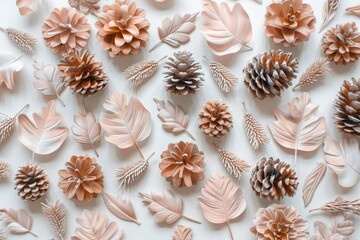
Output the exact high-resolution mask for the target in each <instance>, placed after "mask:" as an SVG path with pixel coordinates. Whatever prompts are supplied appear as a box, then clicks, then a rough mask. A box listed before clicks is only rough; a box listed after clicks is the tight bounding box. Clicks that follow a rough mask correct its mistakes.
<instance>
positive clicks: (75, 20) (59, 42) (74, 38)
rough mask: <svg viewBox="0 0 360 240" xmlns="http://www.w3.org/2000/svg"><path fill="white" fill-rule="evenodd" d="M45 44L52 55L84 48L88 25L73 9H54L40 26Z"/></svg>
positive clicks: (88, 29) (87, 37)
mask: <svg viewBox="0 0 360 240" xmlns="http://www.w3.org/2000/svg"><path fill="white" fill-rule="evenodd" d="M41 31H42V36H43V38H44V40H45V44H46V46H48V47H51V51H52V52H53V53H59V54H62V53H70V52H71V51H73V50H74V49H81V48H83V47H85V46H86V44H87V41H88V39H89V38H90V24H88V23H87V18H86V16H85V15H84V14H82V13H79V12H77V11H76V9H75V8H72V7H68V8H60V9H59V8H55V9H54V11H53V12H52V13H51V14H50V16H49V18H47V19H45V21H44V25H43V26H42V29H41Z"/></svg>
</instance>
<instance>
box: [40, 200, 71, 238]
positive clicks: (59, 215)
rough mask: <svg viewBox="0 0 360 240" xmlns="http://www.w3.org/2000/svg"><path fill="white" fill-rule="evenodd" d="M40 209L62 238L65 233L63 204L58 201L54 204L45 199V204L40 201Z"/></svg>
mask: <svg viewBox="0 0 360 240" xmlns="http://www.w3.org/2000/svg"><path fill="white" fill-rule="evenodd" d="M41 209H42V212H43V214H44V215H45V218H46V220H47V221H48V222H49V223H50V225H51V227H52V229H53V231H54V232H55V234H56V235H57V236H58V237H59V238H60V239H64V238H65V234H66V210H65V206H64V204H63V203H61V202H59V201H56V202H55V203H54V204H52V203H50V202H48V201H46V204H45V203H41Z"/></svg>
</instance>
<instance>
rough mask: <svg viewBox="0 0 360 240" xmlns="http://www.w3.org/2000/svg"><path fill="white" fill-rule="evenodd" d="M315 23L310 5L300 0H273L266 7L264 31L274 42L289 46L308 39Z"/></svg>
mask: <svg viewBox="0 0 360 240" xmlns="http://www.w3.org/2000/svg"><path fill="white" fill-rule="evenodd" d="M315 24H316V18H315V16H314V13H313V10H312V8H311V5H310V4H306V3H303V1H302V0H282V1H274V2H273V3H271V4H270V5H269V6H268V7H267V11H266V15H265V27H266V30H265V33H266V36H268V37H271V38H272V39H273V40H274V42H275V43H276V44H282V45H283V46H285V47H290V46H296V45H299V44H300V43H302V42H303V41H308V40H309V37H310V34H311V33H312V32H313V31H314V30H315Z"/></svg>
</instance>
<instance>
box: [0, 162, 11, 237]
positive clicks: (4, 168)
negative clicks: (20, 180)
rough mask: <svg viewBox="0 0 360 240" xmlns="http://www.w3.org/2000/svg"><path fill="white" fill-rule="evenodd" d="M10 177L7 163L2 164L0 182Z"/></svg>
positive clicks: (0, 165)
mask: <svg viewBox="0 0 360 240" xmlns="http://www.w3.org/2000/svg"><path fill="white" fill-rule="evenodd" d="M8 175H9V165H8V164H7V163H6V162H0V180H1V179H4V178H7V176H8ZM0 239H1V238H0Z"/></svg>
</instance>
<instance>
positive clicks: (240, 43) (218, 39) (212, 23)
mask: <svg viewBox="0 0 360 240" xmlns="http://www.w3.org/2000/svg"><path fill="white" fill-rule="evenodd" d="M202 5H203V11H202V12H201V16H202V17H203V18H204V23H203V25H202V26H201V32H202V34H203V35H204V37H205V38H206V40H207V43H208V45H209V47H210V48H211V50H212V52H213V53H214V54H215V55H218V56H225V55H229V54H234V53H237V52H239V51H240V50H241V49H242V48H243V47H247V48H249V47H248V46H246V44H247V43H248V42H249V41H250V40H251V37H252V27H251V22H250V18H249V15H248V14H247V13H246V11H245V9H244V8H243V7H242V6H241V5H240V3H236V4H235V5H234V7H233V9H230V7H229V4H228V3H227V2H222V3H221V4H218V3H217V2H215V1H213V0H202Z"/></svg>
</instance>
